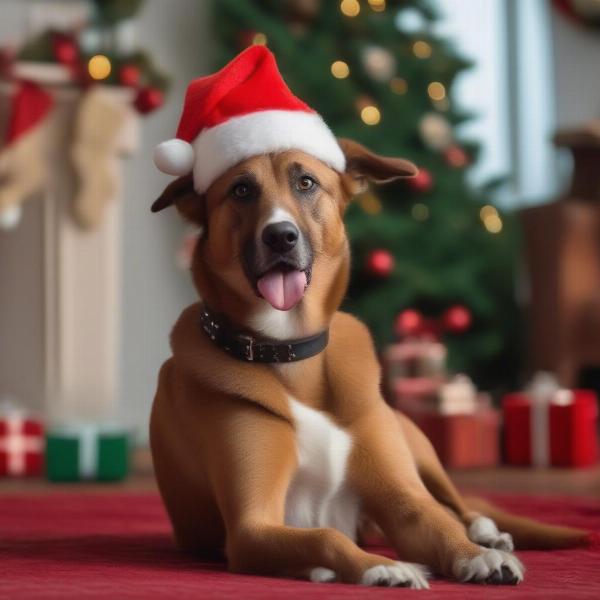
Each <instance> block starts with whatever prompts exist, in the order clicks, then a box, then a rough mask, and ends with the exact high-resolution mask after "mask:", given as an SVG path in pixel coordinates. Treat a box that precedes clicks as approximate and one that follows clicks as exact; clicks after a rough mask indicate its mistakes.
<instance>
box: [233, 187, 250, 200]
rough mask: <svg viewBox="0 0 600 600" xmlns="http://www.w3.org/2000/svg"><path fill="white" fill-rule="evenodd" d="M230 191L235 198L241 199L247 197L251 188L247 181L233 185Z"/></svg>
mask: <svg viewBox="0 0 600 600" xmlns="http://www.w3.org/2000/svg"><path fill="white" fill-rule="evenodd" d="M232 192H233V195H234V196H235V197H236V198H239V199H240V200H243V199H244V198H248V196H250V194H251V192H252V190H251V189H250V186H249V185H248V184H247V183H238V184H237V185H235V186H234V188H233V190H232Z"/></svg>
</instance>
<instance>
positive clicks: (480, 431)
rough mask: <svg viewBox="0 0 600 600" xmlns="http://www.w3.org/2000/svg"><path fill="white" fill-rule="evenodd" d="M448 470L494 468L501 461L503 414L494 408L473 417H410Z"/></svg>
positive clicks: (476, 413)
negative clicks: (500, 439) (500, 447)
mask: <svg viewBox="0 0 600 600" xmlns="http://www.w3.org/2000/svg"><path fill="white" fill-rule="evenodd" d="M411 417H412V418H413V420H414V421H415V423H416V424H417V425H418V426H419V427H420V428H421V430H422V431H423V433H424V434H425V435H426V436H427V437H428V438H429V440H430V441H431V443H432V444H433V447H434V448H435V451H436V452H437V454H438V456H439V458H440V460H441V461H442V463H443V464H444V465H445V466H446V467H451V468H469V467H493V466H496V465H497V464H498V459H499V435H500V415H499V413H498V411H497V410H494V409H492V408H482V409H479V410H477V411H476V412H473V413H470V414H450V415H444V414H440V413H436V412H422V413H420V414H414V415H411Z"/></svg>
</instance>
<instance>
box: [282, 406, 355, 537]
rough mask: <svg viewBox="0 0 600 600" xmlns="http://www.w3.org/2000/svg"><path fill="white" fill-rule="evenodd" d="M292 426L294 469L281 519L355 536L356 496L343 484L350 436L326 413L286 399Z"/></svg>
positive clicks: (303, 525)
mask: <svg viewBox="0 0 600 600" xmlns="http://www.w3.org/2000/svg"><path fill="white" fill-rule="evenodd" d="M290 405H291V409H292V414H293V417H294V421H295V426H296V444H297V449H298V470H297V471H296V474H295V476H294V478H293V480H292V483H291V485H290V488H289V490H288V494H287V498H286V506H285V522H286V524H287V525H291V526H293V527H334V528H335V529H338V530H339V531H341V532H342V533H345V534H346V535H347V536H349V537H350V538H351V539H356V528H357V522H358V515H359V502H358V497H357V496H356V494H354V493H353V492H352V491H351V490H350V489H348V487H347V485H346V469H347V463H348V457H349V455H350V451H351V449H352V439H351V437H350V436H349V435H348V433H346V432H345V431H344V430H343V429H340V428H339V427H338V426H337V425H335V424H334V423H333V422H332V421H331V419H329V417H327V415H325V414H324V413H322V412H319V411H317V410H314V409H312V408H309V407H308V406H305V405H304V404H302V403H300V402H298V401H296V400H293V399H290Z"/></svg>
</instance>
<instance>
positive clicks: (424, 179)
mask: <svg viewBox="0 0 600 600" xmlns="http://www.w3.org/2000/svg"><path fill="white" fill-rule="evenodd" d="M407 182H408V185H409V187H410V189H411V190H413V191H414V192H417V193H419V194H425V193H426V192H429V191H431V189H432V188H433V175H432V174H431V173H430V172H429V171H428V170H427V169H423V168H421V169H419V172H418V173H417V174H416V175H415V176H414V177H411V178H410V179H407Z"/></svg>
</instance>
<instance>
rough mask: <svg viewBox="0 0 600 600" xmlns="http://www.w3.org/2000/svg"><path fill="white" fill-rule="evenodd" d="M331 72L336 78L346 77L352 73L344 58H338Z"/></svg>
mask: <svg viewBox="0 0 600 600" xmlns="http://www.w3.org/2000/svg"><path fill="white" fill-rule="evenodd" d="M331 74H332V75H333V76H334V77H335V78H336V79H346V77H348V75H350V67H349V66H348V64H347V63H345V62H344V61H343V60H336V61H335V62H334V63H333V64H332V65H331Z"/></svg>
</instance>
